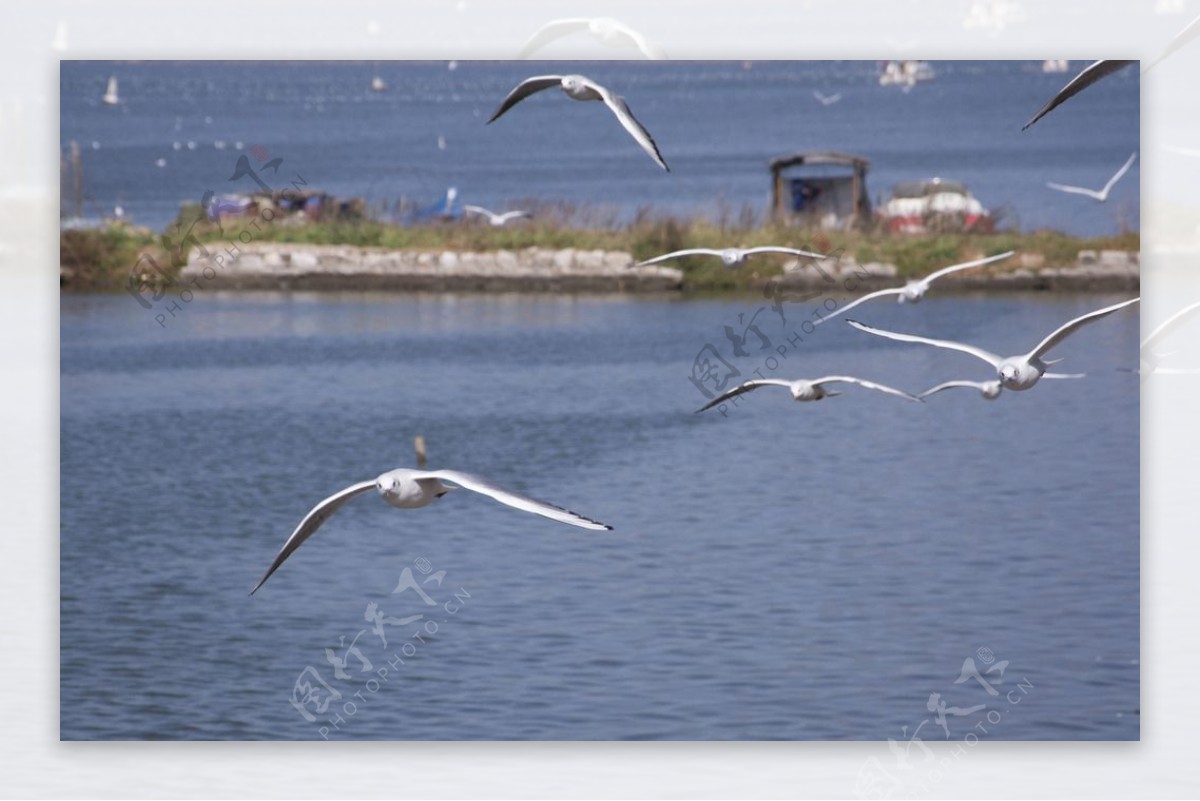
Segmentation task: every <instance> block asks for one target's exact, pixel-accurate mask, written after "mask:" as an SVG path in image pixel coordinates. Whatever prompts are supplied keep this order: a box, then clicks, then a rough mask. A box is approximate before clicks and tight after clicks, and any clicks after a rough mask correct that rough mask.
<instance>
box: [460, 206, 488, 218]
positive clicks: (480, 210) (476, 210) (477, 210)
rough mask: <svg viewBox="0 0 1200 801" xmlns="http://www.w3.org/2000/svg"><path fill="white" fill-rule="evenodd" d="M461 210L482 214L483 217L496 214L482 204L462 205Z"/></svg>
mask: <svg viewBox="0 0 1200 801" xmlns="http://www.w3.org/2000/svg"><path fill="white" fill-rule="evenodd" d="M463 211H465V212H468V213H469V214H482V215H483V216H484V217H488V218H491V217H495V216H496V215H495V214H493V213H492V212H490V211H488V210H487V209H485V208H484V207H483V206H463Z"/></svg>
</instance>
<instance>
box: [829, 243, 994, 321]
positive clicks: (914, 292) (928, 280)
mask: <svg viewBox="0 0 1200 801" xmlns="http://www.w3.org/2000/svg"><path fill="white" fill-rule="evenodd" d="M1015 252H1016V251H1015V250H1010V251H1007V252H1005V253H999V254H997V255H995V256H988V257H987V258H986V259H976V260H975V261H967V262H963V263H962V264H955V265H953V266H951V267H943V268H942V269H940V270H938V271H937V272H934V273H930V274H929V275H927V276H925V277H924V278H917V279H914V280H912V281H909V282H908V283H907V284H905V285H904V286H901V287H892V288H891V289H880V290H878V291H876V292H870V293H868V294H866V295H863V296H862V297H861V298H858V299H856V300H855V301H854V302H852V303H848V304H846V305H845V306H843V307H841V308H840V309H837V310H835V311H834V312H832V313H831V314H829V315H827V316H825V317H822V318H821V319H819V320H817V321H816V322H815V323H813V325H820V324H821V323H823V322H825V321H826V320H831V319H833V318H834V317H837V316H838V315H839V314H841V313H842V312H844V311H849V310H850V309H853V308H854V307H855V306H857V305H858V304H860V303H865V302H866V301H868V300H872V299H874V298H882V297H884V296H886V295H895V296H896V302H897V303H920V302H921V298H923V297H925V293H926V292H927V291H928V290H929V285H930V284H932V283H933V282H934V281H935V280H937V279H938V278H941V277H942V276H943V275H949V274H950V273H956V272H958V271H960V270H969V269H970V268H972V267H982V266H983V265H985V264H991V263H992V262H994V261H1000V260H1001V259H1007V258H1008V257H1009V256H1011V255H1013V253H1015Z"/></svg>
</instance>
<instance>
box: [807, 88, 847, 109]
mask: <svg viewBox="0 0 1200 801" xmlns="http://www.w3.org/2000/svg"><path fill="white" fill-rule="evenodd" d="M813 97H815V98H816V99H817V101H818V102H819V103H820V104H821V105H822V106H832V105H833V104H834V103H836V102H838V101H839V100H841V99H842V93H841V92H838V93H837V94H835V95H823V94H821V93H820V92H818V91H817V90H816V89H814V90H813Z"/></svg>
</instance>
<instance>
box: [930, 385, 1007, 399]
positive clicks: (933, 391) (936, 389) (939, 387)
mask: <svg viewBox="0 0 1200 801" xmlns="http://www.w3.org/2000/svg"><path fill="white" fill-rule="evenodd" d="M994 383H996V382H994V381H991V382H988V381H947V382H946V383H944V384H938V385H937V386H936V387H931V388H929V389H927V390H925V391H924V392H922V393H921V394H920V397H922V398H927V397H929V396H930V395H934V394H937V393H938V392H941V391H943V390H947V389H954V388H955V387H968V388H970V389H977V390H979V391H980V392H982V391H983V390H985V389H987V388H988V385H989V384H994Z"/></svg>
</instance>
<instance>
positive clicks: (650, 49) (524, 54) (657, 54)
mask: <svg viewBox="0 0 1200 801" xmlns="http://www.w3.org/2000/svg"><path fill="white" fill-rule="evenodd" d="M584 30H586V31H587V32H588V33H590V34H591V35H592V36H595V37H596V38H597V39H599V40H600V41H601V42H603V43H604V44H606V45H609V46H611V47H636V48H637V49H638V50H639V51H641V54H642V55H643V56H645V57H646V58H649V59H656V60H660V59H665V58H666V57H667V56H666V54H665V53H663V51H662V50H661V49H659V47H658V46H657V45H655V44H654V43H652V42H650V41H648V40H647V39H646V37H645V36H642V35H641V34H640V33H638V32H637V31H635V30H634V29H633V28H630V27H629V26H628V25H626V24H624V23H622V22H618V21H617V20H615V19H613V18H611V17H593V18H590V19H589V18H585V17H572V18H569V19H556V20H552V21H551V22H547V23H546V24H545V25H543V26H542V27H541V28H539V29H538V30H537V32H536V33H534V34H533V36H531V37H529V41H527V42H526V43H525V46H524V47H522V48H521V52H520V53H518V54H517V58H519V59H521V58H529V56H531V55H532V54H533V53H534V51H536V50H540V49H541V48H542V47H545V46H546V45H547V44H549V43H550V42H552V41H554V40H555V39H561V38H562V37H564V36H569V35H570V34H572V33H576V32H578V31H584Z"/></svg>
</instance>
